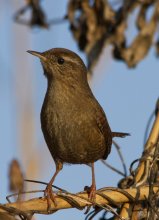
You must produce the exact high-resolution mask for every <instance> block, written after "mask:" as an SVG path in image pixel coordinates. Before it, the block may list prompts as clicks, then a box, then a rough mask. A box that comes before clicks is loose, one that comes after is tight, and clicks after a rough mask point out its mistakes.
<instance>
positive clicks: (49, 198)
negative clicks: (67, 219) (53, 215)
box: [44, 184, 57, 212]
mask: <svg viewBox="0 0 159 220" xmlns="http://www.w3.org/2000/svg"><path fill="white" fill-rule="evenodd" d="M44 197H45V198H46V199H47V211H48V212H50V209H51V201H52V202H53V203H54V205H55V206H57V202H56V198H55V197H56V194H55V193H54V192H53V190H52V185H49V184H48V185H47V187H46V189H45V191H44Z"/></svg>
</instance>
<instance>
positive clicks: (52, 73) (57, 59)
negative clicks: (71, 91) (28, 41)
mask: <svg viewBox="0 0 159 220" xmlns="http://www.w3.org/2000/svg"><path fill="white" fill-rule="evenodd" d="M27 52H28V53H30V54H32V55H34V56H37V57H39V58H40V61H41V63H42V66H43V69H44V74H45V75H46V77H47V78H48V79H53V80H56V79H57V80H60V79H61V80H66V81H69V80H70V82H72V81H73V80H76V81H81V80H82V81H85V80H86V81H87V69H86V66H85V64H84V63H83V61H82V59H81V58H80V57H79V56H78V55H77V54H76V53H74V52H72V51H70V50H68V49H64V48H53V49H51V50H47V51H45V52H37V51H31V50H28V51H27Z"/></svg>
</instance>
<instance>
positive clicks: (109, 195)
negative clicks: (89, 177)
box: [0, 186, 159, 215]
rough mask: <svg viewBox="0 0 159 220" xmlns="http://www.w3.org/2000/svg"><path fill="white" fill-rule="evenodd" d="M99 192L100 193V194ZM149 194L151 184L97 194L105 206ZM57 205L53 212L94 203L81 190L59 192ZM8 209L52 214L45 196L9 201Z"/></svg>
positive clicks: (155, 190)
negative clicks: (48, 209)
mask: <svg viewBox="0 0 159 220" xmlns="http://www.w3.org/2000/svg"><path fill="white" fill-rule="evenodd" d="M158 189H159V188H158V186H154V187H153V191H154V192H157V191H158ZM98 192H99V194H100V195H99V194H98ZM148 195H149V186H142V187H141V188H131V189H126V190H119V189H118V188H110V187H107V188H103V189H101V190H99V191H97V195H96V205H97V206H98V205H99V206H105V205H106V204H108V205H112V201H113V203H114V204H115V203H116V204H123V203H127V202H130V203H132V202H134V201H135V200H137V201H143V200H145V198H148ZM56 199H57V206H54V204H53V203H52V204H51V212H50V213H53V212H55V211H58V210H61V209H67V208H75V207H77V205H78V209H83V208H85V207H87V206H88V205H92V204H91V202H90V201H89V200H88V194H87V193H86V192H81V193H78V194H69V193H67V194H66V193H60V192H58V193H57V198H56ZM3 206H4V207H6V209H4V208H3V209H2V208H1V207H0V213H4V212H6V210H7V209H8V210H9V209H17V210H19V211H21V212H25V213H27V214H29V215H31V214H35V213H40V214H50V213H48V212H47V200H46V199H45V198H34V199H31V200H27V201H23V202H16V203H7V204H5V205H3Z"/></svg>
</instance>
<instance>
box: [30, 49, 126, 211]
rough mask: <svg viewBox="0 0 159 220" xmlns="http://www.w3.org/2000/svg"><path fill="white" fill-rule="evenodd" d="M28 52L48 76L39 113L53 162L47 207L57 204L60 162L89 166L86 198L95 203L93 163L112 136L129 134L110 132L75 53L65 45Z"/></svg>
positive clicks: (105, 153)
mask: <svg viewBox="0 0 159 220" xmlns="http://www.w3.org/2000/svg"><path fill="white" fill-rule="evenodd" d="M27 52H28V53H30V54H32V55H34V56H36V57H38V58H40V61H41V64H42V67H43V70H44V75H45V76H46V78H47V91H46V95H45V98H44V102H43V105H42V109H41V114H40V118H41V129H42V132H43V135H44V139H45V141H46V144H47V146H48V148H49V151H50V153H51V155H52V157H53V160H54V162H55V165H56V171H55V173H54V175H53V177H52V178H51V180H50V182H49V183H48V185H47V187H46V189H45V191H44V196H45V198H46V199H47V204H48V210H49V209H50V206H51V201H52V202H53V203H54V204H55V205H57V203H56V194H55V192H53V190H52V184H53V183H54V181H55V178H56V176H57V174H58V173H59V172H60V171H61V170H62V168H63V164H86V165H90V166H91V170H92V185H91V186H90V188H89V192H88V197H89V199H90V201H92V202H94V201H95V197H96V182H95V170H94V163H95V162H96V161H97V160H100V159H104V160H105V159H106V158H107V156H108V155H109V153H110V151H111V145H112V139H113V137H125V136H127V135H129V134H128V133H122V132H112V131H111V129H110V126H109V123H108V121H107V117H106V115H105V112H104V110H103V109H102V107H101V106H100V104H99V103H98V101H97V100H96V98H95V96H94V95H93V93H92V91H91V88H90V86H89V84H88V80H87V73H88V70H87V68H86V65H85V64H84V62H83V61H82V59H81V58H80V57H79V56H78V55H77V54H76V53H75V52H73V51H71V50H68V49H65V48H52V49H50V50H47V51H45V52H37V51H32V50H28V51H27Z"/></svg>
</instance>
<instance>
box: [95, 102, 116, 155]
mask: <svg viewBox="0 0 159 220" xmlns="http://www.w3.org/2000/svg"><path fill="white" fill-rule="evenodd" d="M96 123H97V126H98V129H99V130H100V132H101V133H102V135H103V136H104V139H105V146H106V149H105V154H104V156H103V159H106V158H107V156H108V154H109V153H110V150H111V145H112V132H111V129H110V127H109V124H108V121H107V118H106V115H105V113H104V111H103V109H102V107H100V106H98V108H97V109H96Z"/></svg>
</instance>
